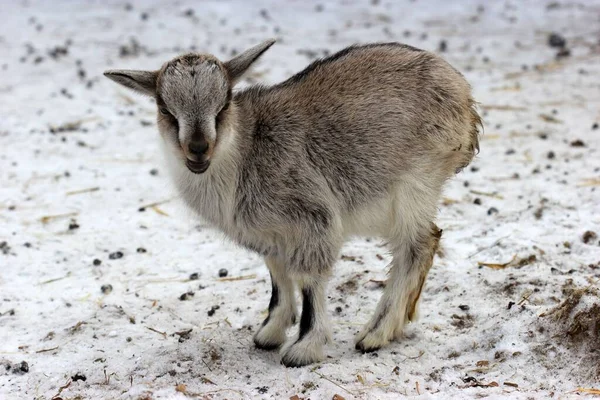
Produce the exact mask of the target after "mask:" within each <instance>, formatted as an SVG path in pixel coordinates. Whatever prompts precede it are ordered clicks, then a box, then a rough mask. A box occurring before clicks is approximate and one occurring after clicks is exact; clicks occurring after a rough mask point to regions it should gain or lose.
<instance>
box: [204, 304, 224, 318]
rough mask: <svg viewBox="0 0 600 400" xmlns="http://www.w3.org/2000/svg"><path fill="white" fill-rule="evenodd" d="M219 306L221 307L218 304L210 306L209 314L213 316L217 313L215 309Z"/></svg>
mask: <svg viewBox="0 0 600 400" xmlns="http://www.w3.org/2000/svg"><path fill="white" fill-rule="evenodd" d="M219 308H221V307H219V306H218V305H217V306H212V307H211V308H210V310H208V313H207V314H208V316H209V317H212V316H213V315H215V311H217V310H218V309H219Z"/></svg>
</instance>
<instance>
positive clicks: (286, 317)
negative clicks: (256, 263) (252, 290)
mask: <svg viewBox="0 0 600 400" xmlns="http://www.w3.org/2000/svg"><path fill="white" fill-rule="evenodd" d="M265 263H266V264H267V267H268V268H269V272H270V273H271V284H272V290H271V301H270V302H269V315H268V316H267V318H266V319H265V320H264V321H263V323H262V326H261V327H260V328H259V330H258V332H256V334H255V335H254V344H255V345H256V347H258V348H259V349H263V350H275V349H277V348H279V347H280V346H281V345H282V344H283V343H284V342H285V341H286V339H287V336H286V334H285V331H286V329H287V328H289V327H290V326H292V325H293V324H294V323H295V322H296V299H295V297H294V283H293V281H292V279H291V277H290V276H289V274H288V272H287V271H286V268H285V264H284V263H283V262H282V261H281V260H280V259H278V258H275V257H266V258H265Z"/></svg>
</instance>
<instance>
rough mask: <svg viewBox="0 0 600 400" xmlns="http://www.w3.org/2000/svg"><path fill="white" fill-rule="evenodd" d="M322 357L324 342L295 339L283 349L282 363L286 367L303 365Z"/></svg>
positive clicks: (319, 359)
mask: <svg viewBox="0 0 600 400" xmlns="http://www.w3.org/2000/svg"><path fill="white" fill-rule="evenodd" d="M322 359H323V349H322V344H320V343H317V342H315V341H311V340H301V341H295V342H292V344H288V345H286V346H285V347H284V348H283V349H282V350H281V363H282V364H283V365H285V366H286V367H296V368H297V367H303V366H305V365H309V364H312V363H316V362H319V361H321V360H322Z"/></svg>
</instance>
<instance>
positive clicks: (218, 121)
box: [215, 102, 229, 125]
mask: <svg viewBox="0 0 600 400" xmlns="http://www.w3.org/2000/svg"><path fill="white" fill-rule="evenodd" d="M228 108H229V102H227V103H226V104H225V105H224V106H223V108H221V111H219V113H218V114H217V117H216V118H215V124H216V125H218V124H219V123H220V122H221V121H222V120H223V114H224V112H225V111H227V109H228Z"/></svg>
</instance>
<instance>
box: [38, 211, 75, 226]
mask: <svg viewBox="0 0 600 400" xmlns="http://www.w3.org/2000/svg"><path fill="white" fill-rule="evenodd" d="M78 214H79V212H70V213H66V214H56V215H46V216H44V217H42V218H40V222H41V223H42V224H44V225H45V224H47V223H48V222H50V221H53V220H55V219H60V218H67V217H74V216H75V215H78Z"/></svg>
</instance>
